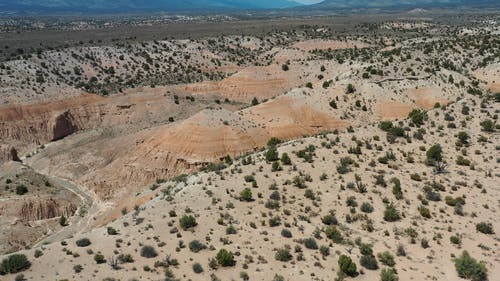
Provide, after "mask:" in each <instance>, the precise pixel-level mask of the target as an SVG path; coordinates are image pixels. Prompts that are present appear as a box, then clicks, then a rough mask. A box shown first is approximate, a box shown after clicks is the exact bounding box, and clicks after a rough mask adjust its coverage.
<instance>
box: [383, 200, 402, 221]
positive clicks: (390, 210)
mask: <svg viewBox="0 0 500 281" xmlns="http://www.w3.org/2000/svg"><path fill="white" fill-rule="evenodd" d="M400 219H401V215H400V214H399V211H398V210H396V208H395V207H394V205H392V204H391V205H389V206H387V207H386V208H385V211H384V220H385V221H388V222H394V221H398V220H400Z"/></svg>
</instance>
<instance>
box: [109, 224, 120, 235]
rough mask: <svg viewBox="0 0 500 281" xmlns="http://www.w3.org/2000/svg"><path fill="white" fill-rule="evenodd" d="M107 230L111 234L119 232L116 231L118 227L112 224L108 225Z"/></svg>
mask: <svg viewBox="0 0 500 281" xmlns="http://www.w3.org/2000/svg"><path fill="white" fill-rule="evenodd" d="M106 230H107V232H108V234H109V235H117V234H118V231H116V229H114V228H113V227H111V226H108V228H107V229H106Z"/></svg>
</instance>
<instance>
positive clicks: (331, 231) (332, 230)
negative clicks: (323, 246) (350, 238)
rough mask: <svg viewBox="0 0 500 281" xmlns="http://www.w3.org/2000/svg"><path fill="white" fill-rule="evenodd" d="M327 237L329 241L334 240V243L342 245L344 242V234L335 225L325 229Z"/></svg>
mask: <svg viewBox="0 0 500 281" xmlns="http://www.w3.org/2000/svg"><path fill="white" fill-rule="evenodd" d="M325 235H326V237H328V239H330V240H332V241H333V242H334V243H342V242H343V241H344V238H343V237H342V233H341V232H340V231H339V230H338V229H337V227H336V226H334V225H331V226H328V227H327V228H326V229H325Z"/></svg>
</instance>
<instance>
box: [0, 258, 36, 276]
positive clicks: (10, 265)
mask: <svg viewBox="0 0 500 281" xmlns="http://www.w3.org/2000/svg"><path fill="white" fill-rule="evenodd" d="M30 266H31V263H30V262H29V260H28V258H27V257H26V256H25V255H24V254H13V255H10V256H8V257H6V258H4V259H3V260H2V263H1V264H0V275H5V274H7V273H17V272H21V271H24V270H26V269H28V268H29V267H30Z"/></svg>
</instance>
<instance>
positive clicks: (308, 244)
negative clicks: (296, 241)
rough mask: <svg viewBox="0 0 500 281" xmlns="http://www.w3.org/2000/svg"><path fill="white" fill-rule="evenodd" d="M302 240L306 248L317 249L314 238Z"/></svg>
mask: <svg viewBox="0 0 500 281" xmlns="http://www.w3.org/2000/svg"><path fill="white" fill-rule="evenodd" d="M303 242H304V246H305V247H306V248H307V249H312V250H316V249H318V244H317V243H316V239H314V238H312V237H310V238H306V239H304V240H303Z"/></svg>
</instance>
